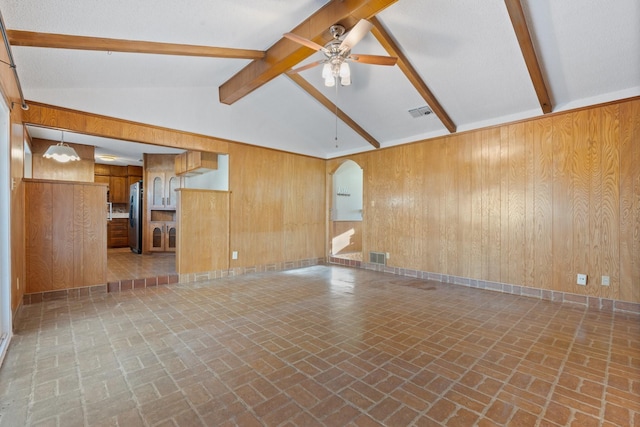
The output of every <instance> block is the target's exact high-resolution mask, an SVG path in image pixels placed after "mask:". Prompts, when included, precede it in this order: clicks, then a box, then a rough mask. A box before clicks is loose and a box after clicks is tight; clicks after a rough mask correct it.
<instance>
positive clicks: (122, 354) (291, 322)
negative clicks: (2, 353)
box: [0, 266, 640, 427]
mask: <svg viewBox="0 0 640 427" xmlns="http://www.w3.org/2000/svg"><path fill="white" fill-rule="evenodd" d="M16 323H17V324H16V335H15V336H14V338H13V342H12V344H11V347H10V349H9V352H8V354H7V356H6V359H5V361H4V365H3V366H2V368H0V425H1V426H23V425H26V426H65V427H67V426H82V425H92V426H115V425H118V426H233V425H238V426H261V425H265V426H380V425H382V426H405V425H415V426H439V425H451V426H472V425H477V426H496V425H499V426H502V425H513V426H533V425H544V426H565V425H573V426H597V425H604V426H630V425H640V399H639V395H640V316H638V315H632V314H623V313H607V312H599V311H597V310H593V309H587V308H585V307H583V306H577V305H567V304H564V305H563V304H560V303H553V302H550V301H544V300H540V299H532V298H526V297H521V296H514V295H507V294H500V293H494V292H490V291H482V290H478V289H473V288H468V287H462V286H456V285H451V284H442V283H438V282H432V281H426V280H420V279H415V278H409V277H400V276H394V275H387V274H383V273H377V272H372V271H367V270H362V269H350V268H347V267H342V266H314V267H308V268H303V269H298V270H290V271H284V272H269V273H259V274H252V275H244V276H239V277H231V278H225V279H218V280H214V281H210V282H198V283H190V284H178V285H168V286H159V287H153V288H147V289H138V290H132V291H125V292H118V293H106V294H98V295H92V296H87V297H80V298H78V299H68V300H54V301H46V302H42V303H38V304H33V305H30V306H25V307H23V309H22V311H21V313H20V314H19V316H18V319H17V321H16Z"/></svg>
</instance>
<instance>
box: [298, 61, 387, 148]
mask: <svg viewBox="0 0 640 427" xmlns="http://www.w3.org/2000/svg"><path fill="white" fill-rule="evenodd" d="M287 76H288V77H289V78H290V79H291V80H293V81H294V82H295V83H296V84H297V85H298V86H300V87H301V88H302V89H304V90H305V91H307V93H308V94H309V95H311V96H313V97H314V98H315V99H316V100H317V101H318V102H319V103H320V104H322V105H324V106H325V107H326V109H327V110H329V111H331V113H335V114H337V115H338V118H339V119H340V120H342V121H343V122H344V123H346V124H347V126H349V127H350V128H351V129H353V130H354V131H356V133H358V134H359V135H360V136H361V137H363V138H364V139H366V140H367V142H369V144H371V145H373V146H374V147H375V148H380V143H379V142H378V141H377V140H376V139H375V138H374V137H372V136H371V135H369V134H368V133H367V131H366V130H364V129H362V128H361V127H360V125H359V124H358V123H356V122H355V121H353V119H352V118H351V117H349V116H347V115H346V114H345V112H344V111H342V110H341V109H339V108H336V105H335V104H334V103H333V102H331V101H330V100H329V99H328V98H327V97H326V96H324V95H323V94H322V92H320V91H319V90H318V89H316V88H315V87H314V86H313V85H312V84H311V83H309V82H308V81H306V80H305V79H304V77H302V76H301V75H300V74H297V73H291V74H287Z"/></svg>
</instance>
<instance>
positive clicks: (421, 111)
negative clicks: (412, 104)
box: [409, 105, 433, 119]
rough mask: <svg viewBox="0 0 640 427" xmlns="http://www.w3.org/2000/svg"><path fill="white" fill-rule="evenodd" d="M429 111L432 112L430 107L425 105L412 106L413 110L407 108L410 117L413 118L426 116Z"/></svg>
mask: <svg viewBox="0 0 640 427" xmlns="http://www.w3.org/2000/svg"><path fill="white" fill-rule="evenodd" d="M431 113H433V111H431V109H430V108H429V107H427V106H426V105H425V106H424V107H418V108H414V109H413V110H409V114H411V117H413V118H414V119H417V118H418V117H422V116H428V115H429V114H431Z"/></svg>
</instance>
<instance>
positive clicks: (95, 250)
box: [25, 179, 107, 293]
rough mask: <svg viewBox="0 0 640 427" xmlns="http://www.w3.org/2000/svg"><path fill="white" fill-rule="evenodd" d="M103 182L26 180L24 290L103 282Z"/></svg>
mask: <svg viewBox="0 0 640 427" xmlns="http://www.w3.org/2000/svg"><path fill="white" fill-rule="evenodd" d="M106 200H107V186H106V185H105V184H94V183H74V182H64V181H47V180H31V179H29V180H25V208H26V216H25V221H26V236H25V239H26V275H27V277H26V283H25V286H26V293H36V292H48V291H55V290H62V289H69V288H77V287H85V286H92V285H100V284H106V283H107V214H106Z"/></svg>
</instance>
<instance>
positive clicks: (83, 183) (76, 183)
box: [22, 178, 109, 203]
mask: <svg viewBox="0 0 640 427" xmlns="http://www.w3.org/2000/svg"><path fill="white" fill-rule="evenodd" d="M22 182H38V183H45V184H72V185H78V184H82V185H95V186H98V187H99V186H102V187H108V186H109V184H105V183H101V182H88V181H82V182H78V181H63V180H59V179H40V178H22ZM105 203H106V199H105Z"/></svg>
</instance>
